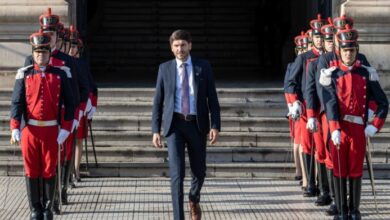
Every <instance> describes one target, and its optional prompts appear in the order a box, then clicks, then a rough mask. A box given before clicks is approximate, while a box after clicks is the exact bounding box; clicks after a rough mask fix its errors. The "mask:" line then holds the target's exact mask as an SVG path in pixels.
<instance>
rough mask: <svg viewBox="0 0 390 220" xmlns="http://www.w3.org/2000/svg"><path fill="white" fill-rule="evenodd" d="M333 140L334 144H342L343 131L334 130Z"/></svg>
mask: <svg viewBox="0 0 390 220" xmlns="http://www.w3.org/2000/svg"><path fill="white" fill-rule="evenodd" d="M332 141H333V144H334V145H336V146H338V145H340V142H341V133H340V131H339V130H335V131H333V132H332Z"/></svg>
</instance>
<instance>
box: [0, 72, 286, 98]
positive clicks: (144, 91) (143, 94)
mask: <svg viewBox="0 0 390 220" xmlns="http://www.w3.org/2000/svg"><path fill="white" fill-rule="evenodd" d="M156 77H157V76H156ZM154 91H155V88H99V99H100V98H104V97H109V98H152V97H153V96H154ZM217 92H218V97H219V98H259V99H261V98H267V99H270V100H274V99H276V100H280V99H281V98H284V97H283V89H282V88H273V87H271V88H269V87H267V88H218V89H217ZM11 96H12V89H1V90H0V101H9V100H11Z"/></svg>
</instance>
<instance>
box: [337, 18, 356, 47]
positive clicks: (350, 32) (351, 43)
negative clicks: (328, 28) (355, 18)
mask: <svg viewBox="0 0 390 220" xmlns="http://www.w3.org/2000/svg"><path fill="white" fill-rule="evenodd" d="M358 37H359V34H358V32H357V31H356V30H355V29H352V28H351V26H349V25H348V24H347V25H345V29H344V30H340V31H339V32H338V33H337V34H336V38H337V41H338V42H339V45H340V47H342V48H346V47H356V46H357V39H358Z"/></svg>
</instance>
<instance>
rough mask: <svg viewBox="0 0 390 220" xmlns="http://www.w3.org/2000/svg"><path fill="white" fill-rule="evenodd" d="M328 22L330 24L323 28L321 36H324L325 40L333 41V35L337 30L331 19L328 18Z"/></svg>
mask: <svg viewBox="0 0 390 220" xmlns="http://www.w3.org/2000/svg"><path fill="white" fill-rule="evenodd" d="M328 22H329V24H327V25H324V26H322V27H321V34H322V35H324V39H325V40H333V34H334V30H335V29H334V26H333V22H332V18H331V17H329V18H328Z"/></svg>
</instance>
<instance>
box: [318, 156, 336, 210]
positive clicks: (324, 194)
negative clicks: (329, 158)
mask: <svg viewBox="0 0 390 220" xmlns="http://www.w3.org/2000/svg"><path fill="white" fill-rule="evenodd" d="M317 173H318V185H319V189H320V196H319V197H318V198H317V200H316V201H315V203H314V204H315V205H316V206H326V205H330V203H331V202H332V198H331V197H330V193H329V184H328V183H329V182H328V177H327V172H326V167H325V163H317Z"/></svg>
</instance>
